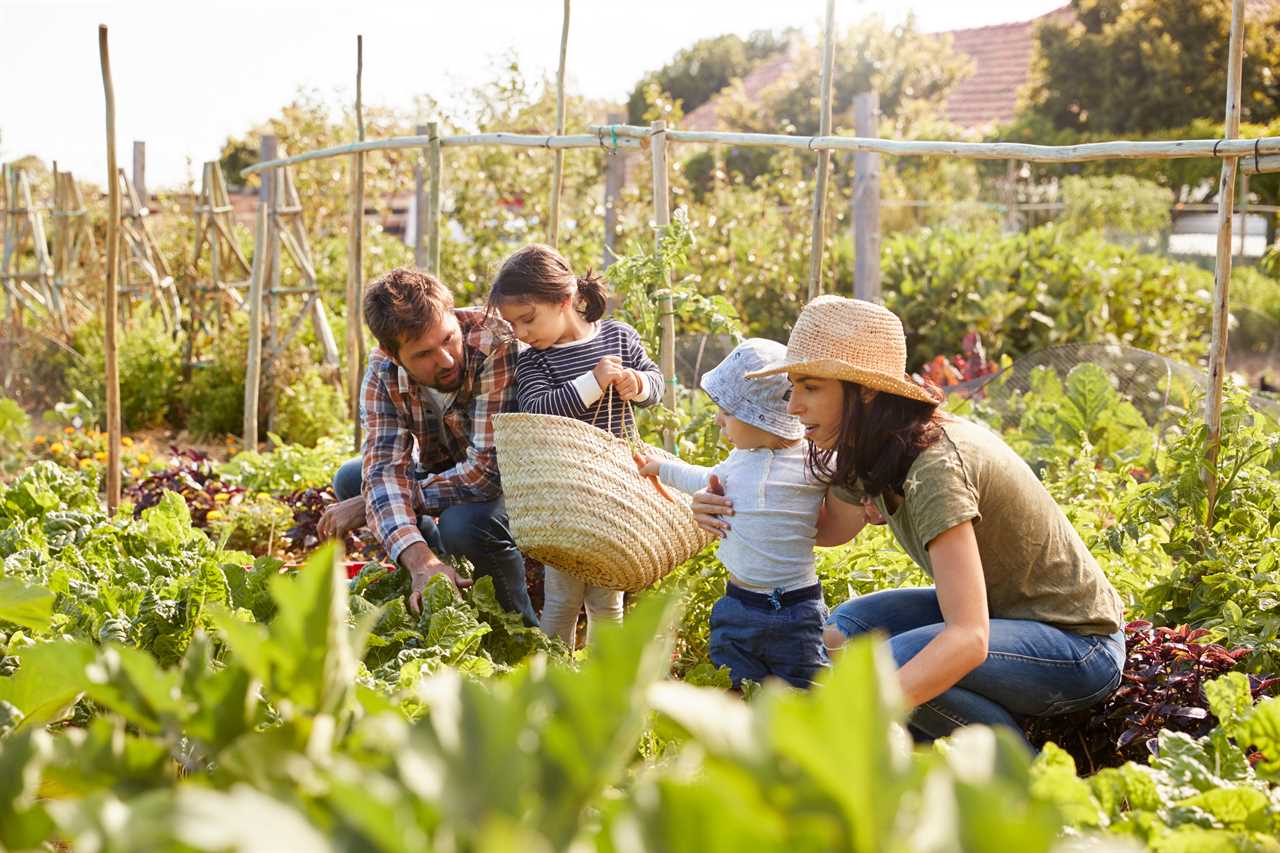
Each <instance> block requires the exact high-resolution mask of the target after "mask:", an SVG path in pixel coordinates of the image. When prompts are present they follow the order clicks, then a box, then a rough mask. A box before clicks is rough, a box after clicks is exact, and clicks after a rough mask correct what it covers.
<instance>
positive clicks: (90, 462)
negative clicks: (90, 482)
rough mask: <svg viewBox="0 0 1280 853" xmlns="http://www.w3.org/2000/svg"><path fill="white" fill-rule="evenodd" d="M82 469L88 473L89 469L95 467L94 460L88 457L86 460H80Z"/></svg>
mask: <svg viewBox="0 0 1280 853" xmlns="http://www.w3.org/2000/svg"><path fill="white" fill-rule="evenodd" d="M80 467H81V468H83V469H85V470H86V471H87V470H88V469H90V468H92V467H93V460H92V459H90V458H89V457H88V456H86V457H85V458H83V459H81V460H80Z"/></svg>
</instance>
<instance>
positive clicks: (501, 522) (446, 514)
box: [333, 457, 538, 628]
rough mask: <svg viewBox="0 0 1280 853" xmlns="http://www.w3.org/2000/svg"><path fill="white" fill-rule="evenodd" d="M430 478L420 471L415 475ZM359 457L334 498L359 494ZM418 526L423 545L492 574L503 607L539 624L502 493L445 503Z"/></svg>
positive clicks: (341, 477) (338, 481)
mask: <svg viewBox="0 0 1280 853" xmlns="http://www.w3.org/2000/svg"><path fill="white" fill-rule="evenodd" d="M428 476H430V475H429V474H425V473H424V474H420V475H419V479H422V478H424V477H428ZM360 487H361V460H360V458H359V457H357V458H355V459H352V460H350V461H348V462H344V463H343V464H342V467H340V468H339V469H338V473H337V474H336V475H334V478H333V491H334V494H335V495H337V498H338V500H346V499H347V498H351V497H355V496H356V495H358V494H360ZM418 530H419V531H420V532H421V533H422V538H424V539H425V540H427V547H428V548H430V549H431V551H432V553H434V554H435V555H436V556H438V557H441V558H443V557H448V556H453V557H465V558H466V559H467V560H469V561H470V562H471V565H472V566H473V567H474V568H475V570H476V576H477V577H481V576H483V575H489V576H490V577H492V578H493V591H494V593H495V595H497V598H498V603H499V604H501V605H502V606H503V608H505V609H506V610H510V611H513V612H515V613H519V614H520V616H521V617H522V618H523V619H524V624H525V625H528V626H529V627H530V628H534V627H537V625H538V614H537V613H535V612H534V609H533V603H532V602H531V601H530V600H529V587H528V586H527V585H526V583H525V574H524V557H523V556H522V555H521V554H520V552H519V551H518V550H516V543H515V539H514V537H512V535H511V529H510V526H509V525H508V523H507V507H506V504H505V503H503V500H502V498H501V497H499V498H497V499H496V500H492V501H478V502H476V503H462V504H455V505H454V506H450V507H445V509H444V511H443V512H441V513H440V517H439V519H434V518H432V517H431V516H429V515H422V516H419V517H418Z"/></svg>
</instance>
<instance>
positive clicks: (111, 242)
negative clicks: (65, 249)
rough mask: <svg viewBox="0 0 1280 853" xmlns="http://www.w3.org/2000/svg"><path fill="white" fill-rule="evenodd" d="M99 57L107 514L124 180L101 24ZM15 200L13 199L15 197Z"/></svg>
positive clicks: (115, 461)
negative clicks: (103, 110)
mask: <svg viewBox="0 0 1280 853" xmlns="http://www.w3.org/2000/svg"><path fill="white" fill-rule="evenodd" d="M98 58H99V60H100V62H101V64H102V92H103V95H104V97H105V100H106V107H107V290H106V293H104V294H103V299H104V302H103V315H104V316H103V318H102V321H103V328H104V329H105V340H104V341H103V353H104V355H105V361H106V373H107V375H106V381H107V513H108V514H111V515H114V514H115V511H116V507H118V506H120V364H119V361H118V360H117V351H116V324H117V323H118V322H119V319H118V318H117V317H116V285H117V282H118V279H119V275H120V181H119V180H117V179H116V93H115V87H114V86H113V85H112V83H111V52H110V50H109V49H108V45H107V28H106V26H105V25H101V26H99V27H98ZM11 201H12V200H11Z"/></svg>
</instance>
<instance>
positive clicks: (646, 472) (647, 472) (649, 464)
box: [636, 453, 662, 477]
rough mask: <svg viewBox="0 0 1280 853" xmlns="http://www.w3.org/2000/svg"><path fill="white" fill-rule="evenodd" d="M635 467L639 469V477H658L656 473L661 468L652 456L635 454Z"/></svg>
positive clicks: (659, 463) (659, 462)
mask: <svg viewBox="0 0 1280 853" xmlns="http://www.w3.org/2000/svg"><path fill="white" fill-rule="evenodd" d="M636 466H637V467H638V468H639V469H640V476H641V477H656V476H658V471H659V470H660V469H661V468H662V462H661V460H658V459H654V458H653V457H652V456H645V455H644V454H643V453H637V454H636Z"/></svg>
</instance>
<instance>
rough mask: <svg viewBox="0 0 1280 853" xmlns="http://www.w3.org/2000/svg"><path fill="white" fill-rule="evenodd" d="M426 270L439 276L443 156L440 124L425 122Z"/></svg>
mask: <svg viewBox="0 0 1280 853" xmlns="http://www.w3.org/2000/svg"><path fill="white" fill-rule="evenodd" d="M427 136H428V137H430V140H431V141H430V143H429V144H428V145H427V272H429V273H431V274H432V275H433V276H435V277H436V278H439V277H440V182H441V181H443V180H444V157H443V156H442V155H441V153H440V125H439V123H438V122H434V121H431V122H427Z"/></svg>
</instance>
